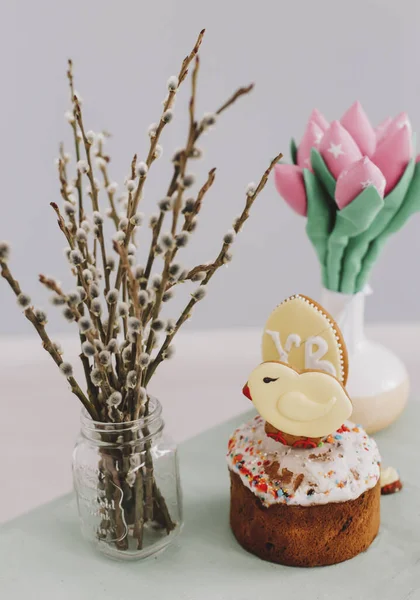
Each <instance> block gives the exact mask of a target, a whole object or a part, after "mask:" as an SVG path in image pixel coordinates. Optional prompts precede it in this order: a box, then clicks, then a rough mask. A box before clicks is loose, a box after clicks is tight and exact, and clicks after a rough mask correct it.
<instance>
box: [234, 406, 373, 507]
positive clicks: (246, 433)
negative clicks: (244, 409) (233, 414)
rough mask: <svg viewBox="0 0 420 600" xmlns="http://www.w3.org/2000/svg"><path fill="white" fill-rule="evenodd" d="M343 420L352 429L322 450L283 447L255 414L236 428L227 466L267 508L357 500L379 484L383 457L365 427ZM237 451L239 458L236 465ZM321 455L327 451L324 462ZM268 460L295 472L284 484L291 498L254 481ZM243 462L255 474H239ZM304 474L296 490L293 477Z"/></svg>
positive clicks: (280, 468)
mask: <svg viewBox="0 0 420 600" xmlns="http://www.w3.org/2000/svg"><path fill="white" fill-rule="evenodd" d="M345 424H346V425H347V427H348V428H349V429H350V431H345V432H343V433H340V434H337V438H336V439H334V440H333V442H332V443H328V442H324V445H323V446H320V447H318V448H313V449H307V450H303V449H301V448H299V449H297V448H290V447H289V446H283V445H282V444H280V443H278V442H275V441H274V440H272V439H270V438H269V437H267V436H266V434H265V431H264V420H263V419H262V418H261V417H260V416H257V417H255V418H253V419H251V420H250V421H248V422H247V423H244V424H243V425H241V426H240V427H239V428H238V429H237V430H236V431H235V432H234V434H233V436H232V438H231V448H230V451H229V452H228V454H227V462H228V466H229V469H230V470H231V471H233V472H234V473H236V474H237V475H238V476H239V477H240V478H241V481H242V483H243V484H244V486H245V487H247V488H248V489H249V490H251V491H252V493H253V494H255V495H256V496H257V497H258V498H260V500H261V502H262V503H263V504H264V506H270V505H272V504H277V503H278V504H290V505H295V506H296V505H298V506H311V505H314V504H328V503H330V502H347V501H348V500H354V499H356V498H358V497H359V496H360V495H361V494H363V492H365V491H366V490H369V489H372V488H373V487H375V485H376V484H377V482H378V480H379V477H380V461H381V457H380V454H379V451H378V447H377V445H376V443H375V441H374V440H373V439H372V438H371V437H369V436H368V435H367V434H366V432H365V431H364V430H363V429H362V428H361V427H357V428H355V425H354V424H353V423H351V422H350V421H346V423H345ZM354 429H356V431H354ZM332 437H333V438H334V435H333V436H332ZM258 442H260V443H258ZM239 455H240V457H241V462H240V463H239V464H238V462H237V460H236V459H237V457H238V456H239ZM319 455H321V456H323V455H326V456H325V458H326V460H317V458H316V457H317V456H319ZM265 460H268V461H269V462H270V463H273V462H275V461H276V462H278V463H279V465H280V467H279V471H280V472H281V471H282V469H288V470H289V471H291V472H292V473H293V474H294V475H293V480H292V481H291V482H290V483H288V484H282V485H281V488H282V490H284V491H287V493H288V494H289V496H286V495H280V496H277V497H275V496H274V495H273V493H272V491H271V490H270V489H268V490H267V491H263V490H262V489H257V487H256V486H255V484H253V482H252V477H254V476H258V475H259V474H260V473H261V472H263V473H264V464H263V463H264V461H265ZM258 463H260V465H258ZM241 465H243V467H244V468H245V469H246V470H247V471H248V472H249V473H251V475H252V477H251V478H250V477H249V476H247V474H246V473H241V472H240V468H239V467H240V466H241ZM300 474H303V476H304V477H303V480H302V482H301V484H300V485H299V487H298V488H297V490H296V491H293V484H294V481H295V479H296V477H298V476H299V475H300ZM308 492H309V494H308Z"/></svg>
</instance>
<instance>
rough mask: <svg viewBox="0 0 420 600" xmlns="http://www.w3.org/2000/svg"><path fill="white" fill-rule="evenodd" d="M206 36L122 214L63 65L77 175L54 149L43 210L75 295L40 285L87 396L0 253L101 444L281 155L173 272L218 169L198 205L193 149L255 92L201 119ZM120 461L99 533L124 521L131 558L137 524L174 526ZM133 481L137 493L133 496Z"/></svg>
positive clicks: (148, 472)
mask: <svg viewBox="0 0 420 600" xmlns="http://www.w3.org/2000/svg"><path fill="white" fill-rule="evenodd" d="M203 34H204V31H202V32H201V33H200V35H199V36H198V39H197V41H196V44H195V46H194V48H193V50H192V52H191V53H190V54H189V55H188V56H187V57H186V58H185V59H184V61H183V62H182V65H181V68H180V71H179V74H178V76H172V77H170V78H169V80H168V83H167V95H166V98H165V100H164V102H163V110H162V114H161V116H160V119H159V122H158V124H156V125H153V126H151V127H150V128H149V137H150V147H149V151H148V154H147V156H146V158H145V160H144V161H138V160H137V156H134V157H133V160H132V163H131V167H130V175H129V177H128V178H127V180H126V182H125V186H126V190H127V193H126V196H125V197H124V198H123V201H122V208H123V209H124V212H123V213H122V214H121V212H120V210H119V207H118V209H117V206H118V204H117V199H116V189H117V185H116V184H115V183H113V182H112V181H111V179H110V176H109V173H108V165H109V161H110V159H109V157H108V156H106V154H105V153H104V141H105V136H104V134H95V133H94V132H93V131H90V130H88V129H87V128H86V125H85V122H84V119H83V112H82V104H81V100H80V97H79V96H78V94H77V93H75V91H74V84H73V70H72V63H71V61H69V65H68V72H67V76H68V81H69V85H70V93H71V110H70V111H69V112H68V113H66V116H67V118H68V121H69V123H70V125H71V129H72V132H73V138H74V145H75V155H76V160H77V164H76V169H75V174H73V175H71V174H70V156H69V155H68V154H67V153H65V152H64V149H63V147H61V148H60V156H59V158H58V161H57V164H58V175H59V182H60V194H61V196H62V200H63V202H62V206H61V207H60V206H59V205H58V204H56V203H51V206H52V208H53V209H54V211H55V213H56V215H57V219H58V225H59V228H60V229H61V231H62V233H63V235H64V237H65V238H66V240H67V244H68V249H67V256H68V261H69V265H70V269H71V272H72V274H73V275H74V278H75V288H74V290H72V291H70V292H69V291H65V290H63V289H62V287H61V286H60V285H59V283H58V282H57V281H56V280H55V279H52V278H48V277H45V276H44V275H40V276H39V280H40V282H41V283H42V284H43V285H44V286H45V287H47V288H48V289H49V290H50V291H52V292H53V296H52V303H53V304H54V305H57V306H61V307H62V310H63V314H64V316H65V318H66V319H67V320H68V321H74V322H75V323H76V325H77V327H78V333H79V337H80V344H81V354H80V358H81V361H82V365H83V369H84V374H85V378H86V386H85V388H86V389H83V386H81V385H80V384H79V383H78V382H77V381H76V379H75V377H74V373H73V368H72V366H71V364H69V363H68V362H66V361H65V360H64V359H63V357H62V352H61V349H60V346H59V344H57V343H54V342H53V341H52V340H51V339H50V337H49V335H48V334H47V330H46V323H47V315H46V314H45V312H44V311H42V310H39V309H35V308H34V307H33V306H32V305H31V300H30V298H29V297H28V296H27V295H26V294H25V293H24V292H23V291H22V290H21V286H20V284H19V282H18V281H17V279H16V278H15V277H14V275H13V274H12V272H11V270H10V267H9V261H8V259H9V246H8V244H7V243H5V242H3V243H0V268H1V274H2V276H3V277H4V278H5V279H6V281H7V282H8V283H9V285H10V287H11V288H12V290H13V292H14V293H15V295H16V297H17V302H18V304H19V306H20V307H21V308H22V309H23V310H24V315H25V316H26V318H27V319H28V320H29V321H30V322H31V323H32V324H33V326H34V327H35V329H36V331H37V332H38V334H39V336H40V337H41V340H42V343H43V347H44V349H45V350H46V351H47V352H48V353H49V354H50V355H51V357H52V359H53V360H54V362H55V363H56V364H57V365H58V367H59V368H60V369H61V371H62V373H63V375H64V376H65V377H66V378H67V381H68V382H69V384H70V387H71V391H72V392H73V393H74V394H75V395H76V396H77V397H78V398H79V400H80V401H81V402H82V404H83V406H84V408H85V409H86V411H87V412H88V413H89V415H90V417H91V418H92V420H93V421H94V422H96V423H97V425H98V427H99V430H100V431H102V433H101V435H102V436H103V437H104V439H105V437H106V436H107V435H111V433H109V434H107V433H106V432H107V429H106V427H102V428H101V427H100V423H108V424H109V423H114V424H118V423H125V422H130V421H133V420H136V419H138V418H140V417H142V416H143V415H145V414H147V411H148V402H149V397H148V393H147V387H148V384H149V382H150V380H151V378H152V376H153V375H154V374H155V372H156V369H157V368H158V366H159V365H160V364H161V363H162V362H163V361H164V360H165V359H167V358H169V357H170V356H171V354H172V352H173V346H172V342H173V339H174V336H175V335H176V333H177V332H178V331H179V329H180V328H181V326H182V325H183V324H184V323H185V322H186V321H187V320H188V319H189V317H190V315H191V312H192V310H193V308H194V306H195V305H196V304H197V303H198V302H199V301H200V300H201V299H202V298H203V297H204V295H205V293H206V289H207V285H208V283H209V282H210V280H211V278H212V277H213V275H214V274H215V273H216V271H217V270H218V269H219V268H220V267H221V266H223V265H224V264H226V263H228V262H229V261H230V260H231V252H230V248H231V245H232V243H233V241H234V238H235V236H236V234H238V233H239V232H240V231H241V229H242V226H243V224H244V222H245V221H246V219H247V218H248V216H249V211H250V208H251V206H252V204H253V203H254V201H255V199H256V198H257V196H258V195H259V193H260V192H261V191H262V189H263V188H264V186H265V184H266V182H267V179H268V176H269V174H270V172H271V170H272V169H273V167H274V165H275V164H276V163H277V162H278V160H279V159H280V156H277V157H276V158H274V160H273V161H272V162H271V164H270V165H269V167H268V169H267V170H266V172H265V173H264V174H263V176H262V178H261V180H260V182H259V183H258V184H257V185H255V184H249V185H248V188H247V190H246V197H245V205H244V208H243V211H242V213H241V214H240V215H239V217H237V218H236V219H235V221H234V223H233V225H232V228H231V229H230V230H229V231H228V232H227V233H226V235H225V236H224V239H223V241H222V244H221V249H220V252H219V253H218V255H217V256H216V258H215V259H214V260H213V261H211V262H208V263H205V264H199V265H197V266H194V267H192V268H190V269H187V270H184V269H183V268H182V267H181V266H180V265H179V263H178V262H177V257H178V253H179V252H180V251H181V250H182V248H183V247H184V246H185V245H186V244H187V243H188V240H189V238H190V236H191V235H192V234H193V232H194V231H195V229H196V226H197V219H198V217H199V214H200V210H201V207H202V204H203V201H204V199H205V196H206V195H207V193H208V191H209V189H210V188H211V186H212V184H213V182H214V180H215V169H211V170H210V172H209V173H208V177H207V180H206V181H205V182H204V183H203V184H202V185H201V187H200V188H199V189H198V191H197V192H196V193H195V194H191V187H192V186H193V184H194V178H193V176H192V175H191V174H190V172H189V164H190V162H191V160H195V159H197V158H199V157H200V155H201V152H200V149H199V147H198V145H197V143H198V141H199V139H200V138H201V136H202V134H203V133H204V132H205V131H207V130H208V129H209V128H211V126H213V125H214V123H215V121H216V120H217V119H218V117H219V115H220V114H221V113H223V112H224V111H225V110H226V109H227V108H228V107H230V106H231V105H232V104H233V103H234V102H235V101H236V100H237V99H238V98H239V97H241V96H243V95H246V94H247V93H248V92H250V90H251V89H252V85H250V86H248V87H244V88H240V89H238V90H237V91H236V92H235V93H234V94H233V95H232V96H231V97H230V98H229V99H228V100H227V101H226V102H225V103H223V104H222V105H221V106H220V108H219V109H218V110H216V111H215V112H214V113H212V114H206V115H205V116H204V117H203V118H202V119H200V120H197V118H196V114H195V113H196V109H195V98H196V87H197V76H198V71H199V57H198V50H199V47H200V44H201V41H202V38H203ZM191 65H192V74H191V97H190V101H189V128H188V134H187V140H186V143H185V145H184V147H183V149H182V150H179V151H177V153H176V154H175V156H174V157H173V159H172V162H173V174H172V177H171V179H170V182H169V185H168V190H167V195H166V197H165V198H163V199H162V200H160V201H159V202H158V209H159V212H158V214H157V215H156V216H153V217H152V218H151V219H150V229H151V235H149V236H146V235H145V234H144V233H143V232H141V229H140V227H141V225H142V221H143V215H142V214H141V213H139V212H138V211H139V205H140V202H141V199H142V196H143V192H144V188H145V185H146V183H147V180H148V178H149V176H150V172H151V170H152V167H153V166H154V163H155V162H156V161H157V160H158V159H159V157H160V156H161V154H162V148H161V146H160V144H159V142H160V139H161V136H162V133H163V131H164V129H165V127H166V126H167V125H168V124H169V123H170V122H171V120H172V118H173V112H172V109H173V105H174V101H175V97H176V94H177V91H178V89H179V87H180V86H181V85H182V84H183V82H184V80H185V79H186V77H187V74H188V69H189V67H190V66H191ZM86 180H87V184H88V190H87V193H86V191H85V187H86ZM100 196H103V197H105V198H106V202H107V205H108V206H107V209H106V210H104V209H103V208H102V210H101V204H100ZM105 218H107V219H109V220H110V221H111V223H112V226H113V227H114V228H115V232H114V233H113V235H112V238H111V239H107V238H106V235H105ZM150 238H151V239H150ZM139 241H141V243H142V244H147V248H148V252H147V260H146V262H145V264H144V265H139V264H137V263H136V251H137V248H138V245H139ZM158 268H159V270H158ZM187 282H193V285H194V287H193V289H192V290H191V289H190V290H189V297H188V300H187V302H186V305H185V308H184V310H182V312H181V314H180V316H179V317H178V318H177V319H176V320H175V319H173V320H172V319H169V320H167V321H166V322H165V321H164V320H163V319H162V318H161V311H162V306H163V304H164V303H167V302H168V301H170V299H171V298H172V295H173V292H174V289H175V288H176V287H179V286H180V285H181V284H185V283H187ZM183 287H185V286H183ZM162 336H163V337H162ZM98 422H100V423H98ZM147 434H148V432H147V431H144V430H140V431H137V434H136V435H137V436H139V440H138V442H139V444H140V445H141V437H142V436H144V437H147ZM131 451H132V452H133V453H134V452H136V445H133V446H132V450H131ZM146 451H147V448H146ZM120 453H121V451H120V450H118V448H116V449H114V450H113V451H112V452H111V451H105V450H103V454H107V455H106V456H104V455H103V456H102V460H101V467H100V468H101V470H102V472H103V471H105V481H106V479H107V477H109V478H111V477H115V475H116V476H117V477H118V484H119V487H121V489H124V488H127V487H129V488H131V493H130V494H127V495H126V498H125V499H124V501H123V502H122V503H121V507H122V508H121V507H120V508H121V510H123V511H124V512H125V514H124V515H121V514H118V511H117V510H115V511H113V513H112V512H111V515H110V517H108V518H109V519H110V522H108V523H107V527H108V529H110V530H116V531H118V528H119V527H120V525H121V522H119V520H120V521H121V519H122V517H124V521H125V522H126V523H129V524H131V525H132V531H133V530H134V532H135V537H136V538H137V543H138V548H141V547H142V543H143V541H142V540H143V537H142V530H143V525H144V524H145V523H146V522H147V521H154V522H155V523H156V522H158V524H159V525H160V526H161V527H162V528H163V529H165V530H166V531H167V532H168V533H169V532H170V531H171V529H172V528H173V526H174V524H173V523H172V521H171V517H170V514H169V512H168V509H167V508H166V505H165V500H164V498H163V497H162V494H160V492H159V489H158V487H157V485H156V482H155V481H154V478H153V462H152V458H151V456H150V453H149V455H148V456H146V469H145V472H143V473H141V469H139V470H138V473H137V476H136V474H134V477H133V472H132V470H130V465H132V464H133V462H135V461H133V460H130V457H127V456H124V457H123V459H122V457H121V456H120ZM140 476H142V477H141V479H139V478H140ZM139 481H140V482H141V483H140V486H141V489H139V486H138V485H137V484H138V482H139ZM107 489H108V488H107V486H106V485H105V490H107ZM133 489H134V492H133ZM139 504H142V505H140V506H139ZM136 519H137V521H136ZM102 529H103V528H102ZM114 533H115V531H114ZM127 535H128V534H127ZM114 537H115V536H114ZM117 538H118V536H117ZM117 544H118V548H119V549H124V548H128V540H127V539H125V538H124V537H122V539H121V536H120V538H119V539H118V543H117Z"/></svg>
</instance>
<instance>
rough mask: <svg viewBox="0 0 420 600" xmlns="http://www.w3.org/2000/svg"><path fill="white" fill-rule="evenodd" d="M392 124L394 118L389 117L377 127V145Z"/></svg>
mask: <svg viewBox="0 0 420 600" xmlns="http://www.w3.org/2000/svg"><path fill="white" fill-rule="evenodd" d="M391 123H392V117H387V118H386V119H384V120H383V121H381V122H380V123H379V125H378V126H377V127H375V135H376V143H377V144H379V142H380V141H381V139H382V138H383V137H384V135H385V134H386V132H387V131H388V128H389V126H390V125H391Z"/></svg>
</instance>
